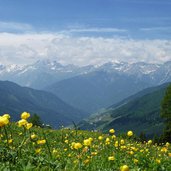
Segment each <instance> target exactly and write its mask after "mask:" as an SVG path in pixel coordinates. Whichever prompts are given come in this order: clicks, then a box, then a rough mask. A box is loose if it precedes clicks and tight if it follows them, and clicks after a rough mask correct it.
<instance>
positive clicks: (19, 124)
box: [18, 119, 28, 127]
mask: <svg viewBox="0 0 171 171" xmlns="http://www.w3.org/2000/svg"><path fill="white" fill-rule="evenodd" d="M27 123H28V122H27V121H26V120H25V119H21V120H19V121H18V126H19V127H21V126H25V125H26V124H27Z"/></svg>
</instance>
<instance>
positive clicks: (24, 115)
mask: <svg viewBox="0 0 171 171" xmlns="http://www.w3.org/2000/svg"><path fill="white" fill-rule="evenodd" d="M29 117H30V113H28V112H23V113H22V114H21V119H27V118H29Z"/></svg>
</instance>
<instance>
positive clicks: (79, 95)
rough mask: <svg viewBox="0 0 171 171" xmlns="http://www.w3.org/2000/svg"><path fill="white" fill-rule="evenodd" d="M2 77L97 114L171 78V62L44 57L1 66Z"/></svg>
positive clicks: (0, 73) (0, 75) (0, 77)
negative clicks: (67, 61) (69, 61)
mask: <svg viewBox="0 0 171 171" xmlns="http://www.w3.org/2000/svg"><path fill="white" fill-rule="evenodd" d="M0 79H1V80H10V81H13V82H15V83H17V84H19V85H21V86H27V87H31V88H35V89H39V90H45V91H49V92H51V93H53V94H55V95H56V96H57V97H59V98H60V99H61V100H63V101H64V102H66V103H67V104H69V105H71V106H73V107H75V108H78V109H80V110H82V111H85V112H86V113H94V112H96V111H98V110H99V109H102V108H106V107H108V106H111V105H112V104H116V103H118V102H119V101H122V100H123V99H125V98H127V97H129V96H130V95H133V94H135V93H137V92H139V91H141V90H143V89H145V88H148V87H151V86H157V85H161V84H163V83H165V82H169V81H171V61H168V62H166V63H164V64H149V63H144V62H138V63H127V62H109V63H105V64H102V65H96V66H93V65H88V66H83V67H80V66H75V65H61V64H59V63H58V62H56V61H50V60H43V61H37V62H36V63H34V64H32V65H24V66H18V65H8V66H4V65H0Z"/></svg>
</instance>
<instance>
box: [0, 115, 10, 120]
mask: <svg viewBox="0 0 171 171" xmlns="http://www.w3.org/2000/svg"><path fill="white" fill-rule="evenodd" d="M2 117H5V118H7V119H10V115H9V114H4V115H3V116H2Z"/></svg>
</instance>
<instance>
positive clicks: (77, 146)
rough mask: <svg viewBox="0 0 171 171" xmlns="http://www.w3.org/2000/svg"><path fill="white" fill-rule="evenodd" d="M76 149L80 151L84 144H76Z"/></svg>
mask: <svg viewBox="0 0 171 171" xmlns="http://www.w3.org/2000/svg"><path fill="white" fill-rule="evenodd" d="M74 148H75V149H76V150H78V149H80V148H82V144H81V143H75V144H74Z"/></svg>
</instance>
